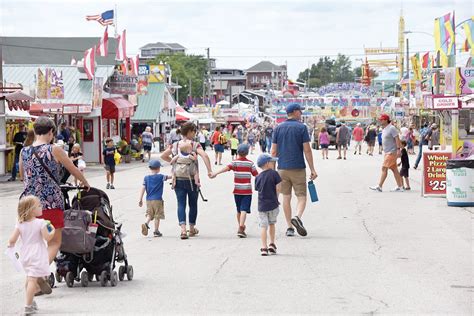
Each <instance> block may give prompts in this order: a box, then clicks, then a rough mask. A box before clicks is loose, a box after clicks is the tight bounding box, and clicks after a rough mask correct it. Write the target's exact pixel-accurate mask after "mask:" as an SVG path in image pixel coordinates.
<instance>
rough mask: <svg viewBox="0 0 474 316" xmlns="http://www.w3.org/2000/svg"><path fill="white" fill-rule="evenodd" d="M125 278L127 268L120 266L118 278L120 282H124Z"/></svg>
mask: <svg viewBox="0 0 474 316" xmlns="http://www.w3.org/2000/svg"><path fill="white" fill-rule="evenodd" d="M124 277H125V266H120V267H119V271H118V278H119V280H120V281H123V278H124Z"/></svg>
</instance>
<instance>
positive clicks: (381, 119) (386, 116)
mask: <svg viewBox="0 0 474 316" xmlns="http://www.w3.org/2000/svg"><path fill="white" fill-rule="evenodd" d="M379 121H390V116H388V115H387V114H380V117H379Z"/></svg>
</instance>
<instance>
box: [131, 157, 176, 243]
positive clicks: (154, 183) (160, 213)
mask: <svg viewBox="0 0 474 316" xmlns="http://www.w3.org/2000/svg"><path fill="white" fill-rule="evenodd" d="M149 167H150V170H151V174H150V175H147V176H145V178H144V179H143V186H142V189H141V191H140V201H139V202H138V206H139V207H142V206H143V195H144V194H145V192H146V222H145V223H144V224H142V234H143V235H144V236H147V235H148V230H149V229H150V226H148V224H150V222H151V220H152V219H153V220H154V224H155V231H154V232H153V236H155V237H161V236H163V235H162V234H161V233H160V231H159V228H160V220H162V219H165V210H164V204H163V186H164V183H165V181H166V180H168V179H171V177H169V176H165V175H162V174H160V168H161V163H160V161H159V160H150V162H149Z"/></svg>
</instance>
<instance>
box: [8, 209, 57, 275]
mask: <svg viewBox="0 0 474 316" xmlns="http://www.w3.org/2000/svg"><path fill="white" fill-rule="evenodd" d="M45 225H46V222H45V220H44V219H39V218H35V219H33V220H31V221H29V222H23V223H17V224H16V227H17V228H18V229H19V230H20V237H21V248H20V262H21V264H22V265H23V269H24V270H25V272H26V275H27V276H30V277H36V278H38V277H45V276H48V275H49V274H50V272H49V259H48V248H47V246H46V241H45V240H44V238H43V235H42V234H41V228H43V227H44V226H45Z"/></svg>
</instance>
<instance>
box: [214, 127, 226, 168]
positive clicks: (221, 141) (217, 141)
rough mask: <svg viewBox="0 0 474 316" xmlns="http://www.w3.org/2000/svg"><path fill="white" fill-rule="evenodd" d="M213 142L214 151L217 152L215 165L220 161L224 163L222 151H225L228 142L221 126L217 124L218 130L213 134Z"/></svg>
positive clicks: (220, 163)
mask: <svg viewBox="0 0 474 316" xmlns="http://www.w3.org/2000/svg"><path fill="white" fill-rule="evenodd" d="M211 143H212V144H213V145H214V151H215V152H216V161H215V163H214V164H215V165H217V164H218V163H219V165H222V153H223V152H224V145H225V144H226V143H227V140H226V138H225V135H224V134H222V133H221V127H220V126H217V127H216V130H215V131H214V133H213V134H212V138H211Z"/></svg>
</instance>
